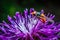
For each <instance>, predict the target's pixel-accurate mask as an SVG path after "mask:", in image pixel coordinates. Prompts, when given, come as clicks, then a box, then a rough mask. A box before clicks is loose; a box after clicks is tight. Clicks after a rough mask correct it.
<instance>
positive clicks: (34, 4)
mask: <svg viewBox="0 0 60 40" xmlns="http://www.w3.org/2000/svg"><path fill="white" fill-rule="evenodd" d="M25 8H28V9H29V8H35V10H37V11H40V10H41V9H44V10H45V13H48V12H50V13H52V14H54V15H56V17H55V21H58V22H59V20H60V1H58V0H56V1H55V0H53V1H52V0H0V22H2V21H3V20H5V21H6V20H7V15H10V16H13V15H15V12H16V11H20V12H23V10H24V9H25Z"/></svg>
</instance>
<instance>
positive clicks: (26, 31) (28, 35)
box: [0, 8, 60, 40]
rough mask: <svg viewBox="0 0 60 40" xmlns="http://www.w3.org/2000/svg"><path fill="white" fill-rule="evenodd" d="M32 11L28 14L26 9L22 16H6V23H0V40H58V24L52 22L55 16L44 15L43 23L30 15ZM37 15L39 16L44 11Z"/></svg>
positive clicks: (59, 30) (17, 14)
mask: <svg viewBox="0 0 60 40" xmlns="http://www.w3.org/2000/svg"><path fill="white" fill-rule="evenodd" d="M33 11H35V10H34V9H33V8H31V9H30V13H29V12H28V9H25V10H24V14H21V13H19V12H16V14H15V16H14V17H13V18H11V17H10V16H8V20H9V22H8V23H6V22H5V21H3V23H0V40H59V39H60V23H57V22H55V21H54V20H53V19H54V17H55V15H52V14H46V15H45V16H44V17H45V18H46V22H45V23H43V22H42V21H41V19H40V18H38V16H37V15H35V16H33V15H32V14H31V12H33ZM28 13H29V14H28ZM39 13H40V15H41V14H42V13H44V11H43V10H41V12H37V14H39ZM42 18H43V17H42Z"/></svg>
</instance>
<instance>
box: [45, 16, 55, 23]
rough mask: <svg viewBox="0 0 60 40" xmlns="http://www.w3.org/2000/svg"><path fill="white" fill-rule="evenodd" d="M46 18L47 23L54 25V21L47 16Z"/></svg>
mask: <svg viewBox="0 0 60 40" xmlns="http://www.w3.org/2000/svg"><path fill="white" fill-rule="evenodd" d="M45 18H46V20H47V22H51V23H54V20H52V19H50V18H48V17H46V16H45Z"/></svg>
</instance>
